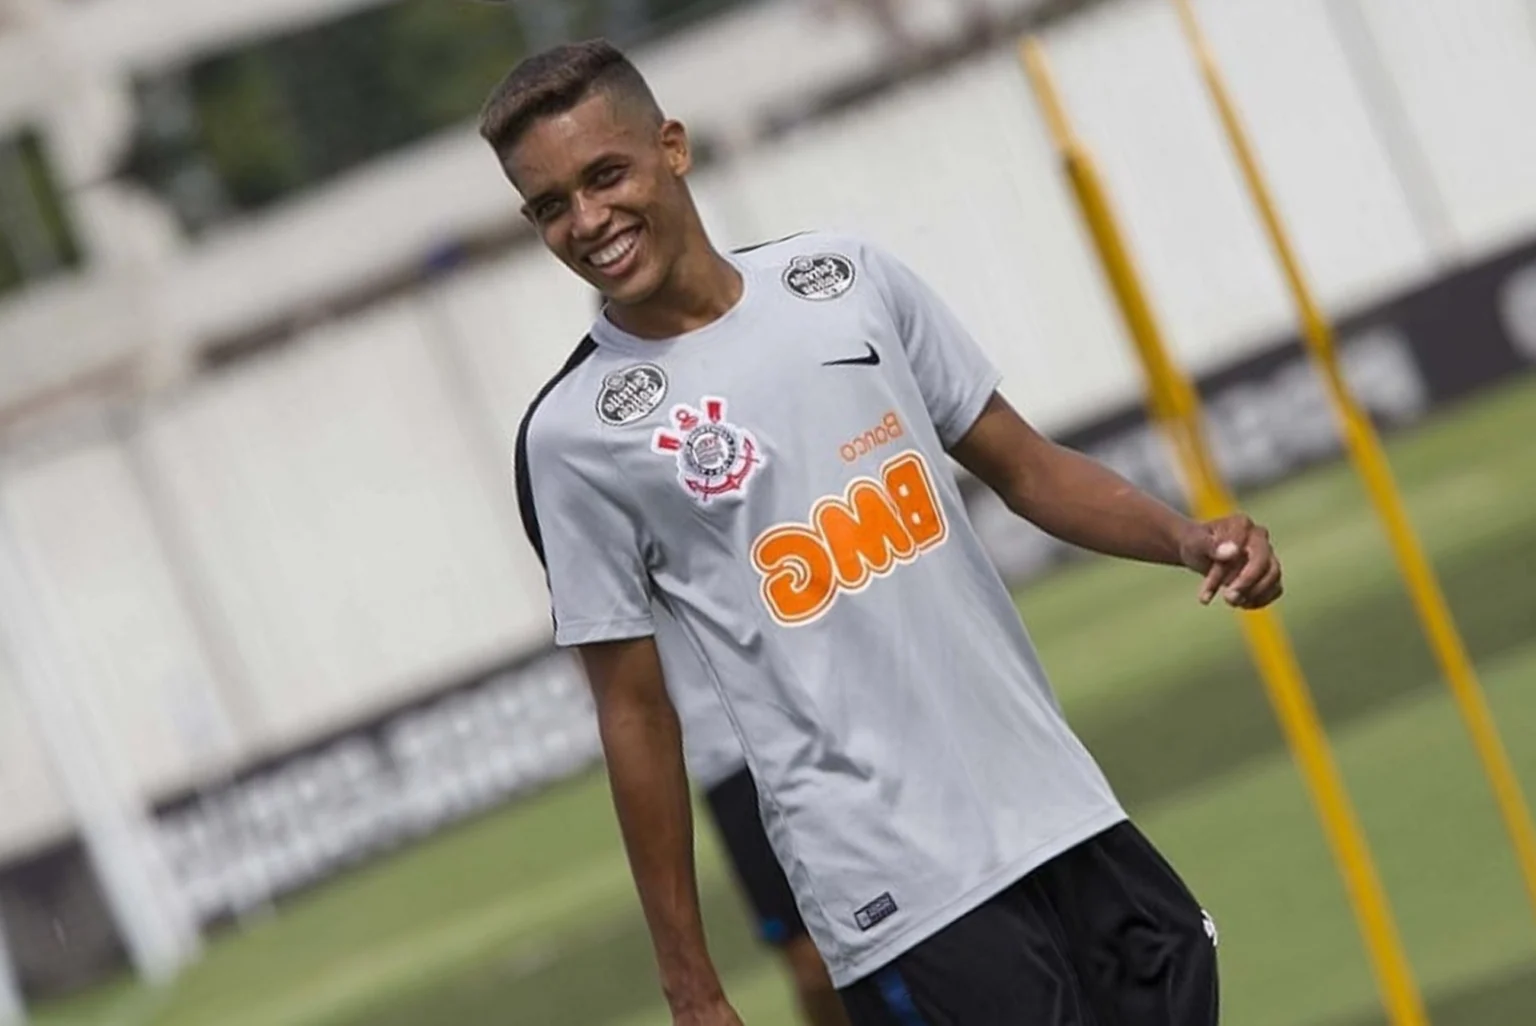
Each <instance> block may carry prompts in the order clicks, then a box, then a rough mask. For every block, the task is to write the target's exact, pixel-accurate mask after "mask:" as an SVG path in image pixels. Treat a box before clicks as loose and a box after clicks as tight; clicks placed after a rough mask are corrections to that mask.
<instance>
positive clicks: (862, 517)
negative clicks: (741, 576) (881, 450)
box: [752, 451, 949, 626]
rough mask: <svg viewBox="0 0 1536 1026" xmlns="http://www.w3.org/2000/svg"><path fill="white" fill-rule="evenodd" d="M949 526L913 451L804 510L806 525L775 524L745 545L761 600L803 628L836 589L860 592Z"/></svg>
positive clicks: (936, 540) (935, 541)
mask: <svg viewBox="0 0 1536 1026" xmlns="http://www.w3.org/2000/svg"><path fill="white" fill-rule="evenodd" d="M948 535H949V529H948V526H947V525H946V524H945V522H944V509H943V506H942V505H941V504H940V502H939V498H938V494H937V492H936V491H935V490H934V487H933V476H932V474H931V472H930V471H929V469H928V464H927V462H926V461H925V460H924V459H923V457H922V455H921V454H920V453H916V452H911V451H908V452H904V453H902V454H900V455H899V456H893V457H892V458H891V459H888V460H886V461H885V463H883V464H882V465H881V467H880V475H879V477H878V478H873V477H858V478H855V479H854V480H853V481H851V482H849V484H848V488H847V489H846V491H845V492H844V493H843V494H842V495H841V496H837V495H829V496H827V497H826V498H824V499H821V500H819V501H818V502H817V503H816V505H815V506H814V507H812V509H811V516H810V522H809V523H804V524H776V525H774V526H773V527H770V528H768V529H767V530H766V531H764V532H763V533H762V534H760V535H758V538H757V541H756V542H755V543H753V545H752V565H753V566H755V567H756V568H757V572H758V573H759V574H761V575H762V589H761V590H762V595H763V602H764V603H766V604H767V606H768V611H769V612H770V613H772V614H773V618H774V619H775V620H777V621H778V622H779V623H781V624H784V625H786V626H795V625H798V624H803V623H809V622H810V621H812V620H814V619H816V618H817V617H818V616H820V615H821V614H822V613H824V612H826V611H827V609H828V608H829V607H830V606H831V605H832V601H833V600H834V599H835V598H837V596H838V595H839V594H840V593H842V592H858V591H862V590H864V588H865V587H866V586H867V585H868V584H869V582H870V581H871V580H872V579H873V578H876V577H884V576H886V575H887V574H889V573H890V572H891V571H892V570H894V569H895V568H896V567H897V566H900V565H904V564H906V563H911V562H913V561H915V560H916V559H917V558H918V557H919V556H921V555H922V554H923V553H924V552H927V551H928V550H929V549H932V548H934V547H936V546H938V545H942V544H943V543H944V539H945V538H946V537H948Z"/></svg>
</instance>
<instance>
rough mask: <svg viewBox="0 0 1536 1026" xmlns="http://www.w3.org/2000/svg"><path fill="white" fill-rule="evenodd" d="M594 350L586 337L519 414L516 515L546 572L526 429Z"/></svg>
mask: <svg viewBox="0 0 1536 1026" xmlns="http://www.w3.org/2000/svg"><path fill="white" fill-rule="evenodd" d="M596 350H597V343H596V342H594V341H592V336H591V335H588V336H587V337H586V338H584V339H582V340H581V344H580V345H578V346H577V347H576V348H575V349H574V350H573V351H572V352H571V355H570V356H569V357H568V358H567V359H566V361H565V366H563V367H561V368H560V370H559V371H558V372H557V373H556V374H555V376H554V377H552V378H550V379H549V380H548V381H546V382H545V383H544V387H543V388H541V389H539V394H538V395H536V396H534V397H533V402H531V403H529V404H528V409H527V411H526V412H524V414H523V420H522V423H520V424H519V425H518V426H517V447H516V451H515V454H514V456H513V476H514V477H515V478H516V479H517V511H518V513H519V514H521V516H522V518H523V533H524V534H526V535H527V536H528V544H529V545H532V546H533V551H534V552H535V553H536V554H537V555H538V557H539V563H540V564H542V565H543V566H544V569H545V570H546V571H548V569H549V564H548V562H546V561H545V559H544V535H543V533H542V532H541V531H540V530H539V513H538V510H537V509H536V508H535V506H534V501H533V478H532V475H531V474H529V472H528V425H529V424H530V423H531V422H532V421H533V415H534V413H535V412H537V410H538V408H539V404H540V403H542V402H543V401H544V399H545V397H546V396H548V395H549V393H550V392H552V391H553V390H554V388H555V386H556V385H558V384H560V382H561V381H562V380H564V378H565V376H566V375H568V374H570V373H571V372H572V371H574V370H575V369H576V368H577V367H580V366H581V365H582V362H583V361H585V360H586V359H587V357H589V356H591V355H592V354H593V353H594V352H595V351H596Z"/></svg>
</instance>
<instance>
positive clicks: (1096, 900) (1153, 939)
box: [842, 823, 1218, 1026]
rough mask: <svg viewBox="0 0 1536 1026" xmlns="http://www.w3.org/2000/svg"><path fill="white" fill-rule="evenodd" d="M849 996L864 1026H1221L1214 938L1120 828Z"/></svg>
mask: <svg viewBox="0 0 1536 1026" xmlns="http://www.w3.org/2000/svg"><path fill="white" fill-rule="evenodd" d="M842 994H843V1001H844V1004H845V1005H846V1006H847V1008H848V1013H849V1017H850V1018H851V1019H852V1021H853V1024H854V1026H1214V1024H1215V1023H1216V1022H1217V1005H1218V1000H1217V980H1216V928H1215V924H1214V923H1212V922H1211V920H1210V918H1209V917H1208V916H1207V915H1206V914H1205V912H1204V910H1202V909H1201V907H1200V905H1199V903H1198V902H1197V901H1196V900H1195V898H1194V896H1193V895H1192V894H1190V892H1189V890H1188V888H1186V887H1185V886H1184V883H1183V882H1182V881H1181V880H1180V879H1179V877H1178V875H1177V874H1176V873H1175V872H1174V871H1173V869H1172V867H1170V866H1169V865H1168V863H1167V862H1166V861H1164V860H1163V858H1162V856H1161V855H1159V854H1158V852H1157V850H1156V849H1155V848H1153V846H1152V844H1151V842H1150V841H1148V840H1147V839H1146V838H1145V837H1144V836H1142V834H1141V831H1139V830H1137V829H1136V828H1135V827H1134V826H1132V825H1131V824H1130V823H1121V824H1120V825H1118V826H1115V827H1112V828H1111V829H1109V830H1107V831H1105V832H1104V833H1102V834H1100V835H1098V836H1097V837H1094V838H1092V839H1091V840H1089V841H1087V842H1085V843H1084V844H1081V845H1079V846H1078V847H1076V848H1073V849H1071V850H1070V851H1068V852H1066V853H1065V854H1063V855H1061V856H1059V857H1058V858H1055V859H1053V860H1052V861H1050V862H1048V863H1046V864H1045V865H1043V866H1041V867H1040V868H1039V869H1037V870H1035V871H1034V872H1033V873H1030V874H1029V875H1028V876H1026V877H1024V879H1022V880H1020V881H1019V882H1018V883H1016V884H1014V885H1013V886H1012V887H1010V888H1009V889H1008V890H1006V891H1004V892H1002V893H1001V894H999V895H998V896H997V897H996V898H993V899H992V900H991V901H989V902H987V903H985V904H983V905H982V906H980V907H979V908H977V909H975V910H974V911H972V912H971V913H969V914H967V915H965V916H962V917H961V918H960V919H958V920H956V921H955V922H954V923H951V924H950V925H949V926H947V927H945V928H944V929H943V930H941V931H939V932H938V933H936V934H934V935H933V936H932V937H929V938H928V939H927V940H925V941H923V942H922V943H921V944H919V945H918V946H917V947H915V948H913V949H912V950H910V951H908V952H907V953H906V954H904V955H901V956H900V957H898V958H896V959H895V960H894V961H892V962H891V963H889V964H887V965H885V966H883V967H881V968H880V969H879V970H877V971H876V972H874V973H873V974H871V975H870V976H867V977H865V978H864V979H861V980H859V981H858V982H857V983H854V984H853V985H851V986H850V987H848V988H846V989H844V990H843V992H842Z"/></svg>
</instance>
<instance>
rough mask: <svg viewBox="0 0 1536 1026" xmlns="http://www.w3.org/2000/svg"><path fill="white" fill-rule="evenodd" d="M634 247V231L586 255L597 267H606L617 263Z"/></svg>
mask: <svg viewBox="0 0 1536 1026" xmlns="http://www.w3.org/2000/svg"><path fill="white" fill-rule="evenodd" d="M634 248H635V233H633V232H630V233H629V234H627V235H624V236H623V237H622V238H618V239H615V240H613V241H612V242H610V243H609V244H608V245H606V246H604V247H603V248H602V249H600V250H598V251H597V252H596V253H593V254H592V255H591V256H589V257H587V259H588V260H590V261H591V262H592V263H593V264H594V265H595V266H597V267H607V266H609V265H610V264H615V263H618V262H619V261H620V260H622V259H624V258H625V257H626V256H628V255H629V251H630V250H632V249H634Z"/></svg>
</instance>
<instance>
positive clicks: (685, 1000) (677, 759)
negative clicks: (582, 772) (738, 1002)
mask: <svg viewBox="0 0 1536 1026" xmlns="http://www.w3.org/2000/svg"><path fill="white" fill-rule="evenodd" d="M598 721H599V729H600V731H601V733H602V740H603V749H604V752H605V754H606V758H607V762H608V777H609V783H610V787H611V788H612V791H613V802H614V809H615V811H616V813H617V815H618V820H619V828H620V830H621V831H622V833H623V836H624V845H625V849H626V850H627V852H628V855H629V862H630V868H631V870H632V872H633V873H634V877H635V886H636V889H637V891H638V892H639V895H640V904H641V907H642V909H643V910H644V912H645V918H646V922H647V924H648V925H649V927H650V931H651V938H652V942H653V944H654V945H655V949H656V960H657V965H658V968H659V969H660V974H661V984H662V989H663V991H665V993H666V996H667V1000H668V1002H669V1003H671V1004H672V1006H673V1007H674V1008H685V1007H689V1006H693V1005H700V1004H704V1003H707V1002H709V1001H713V1000H716V999H718V998H719V996H720V993H721V990H720V981H719V977H718V976H717V975H716V973H715V969H714V966H713V964H712V963H711V961H710V959H709V955H708V952H707V950H706V947H705V940H704V928H703V924H702V920H701V917H700V914H699V901H698V882H697V877H696V875H695V872H694V861H693V809H692V805H691V804H690V801H689V792H688V779H687V774H686V772H685V770H684V768H683V761H682V755H681V752H682V745H681V740H680V738H681V731H680V727H679V725H678V720H677V714H676V712H675V711H674V710H673V708H672V706H671V704H670V703H668V702H666V701H664V700H661V701H657V700H648V701H641V700H630V701H626V702H624V703H622V704H621V703H617V702H609V703H605V704H600V706H599V717H598Z"/></svg>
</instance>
